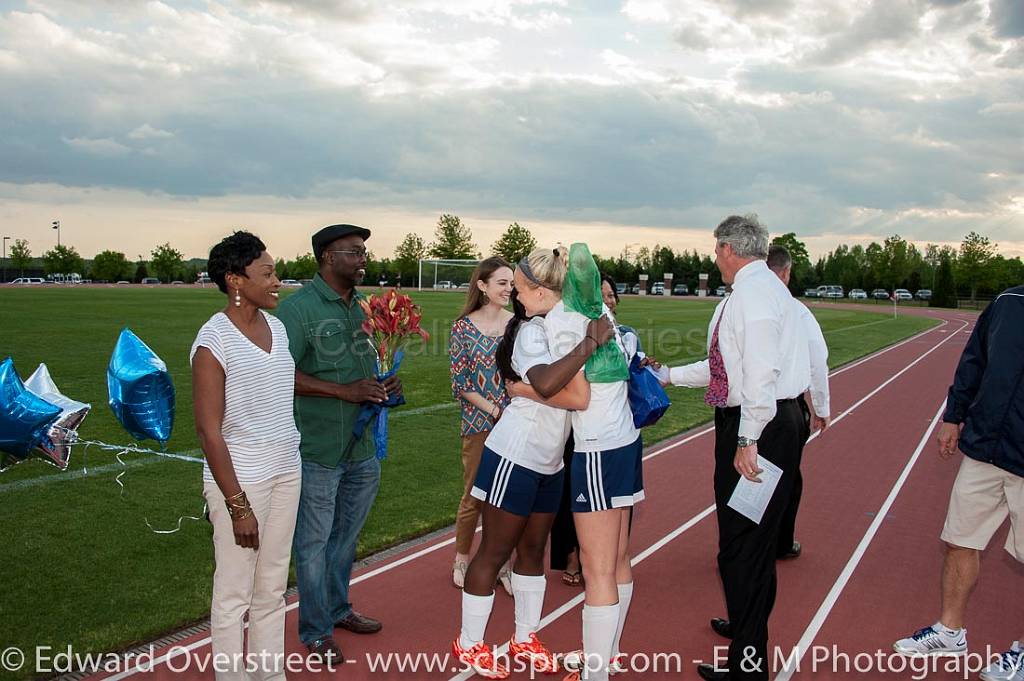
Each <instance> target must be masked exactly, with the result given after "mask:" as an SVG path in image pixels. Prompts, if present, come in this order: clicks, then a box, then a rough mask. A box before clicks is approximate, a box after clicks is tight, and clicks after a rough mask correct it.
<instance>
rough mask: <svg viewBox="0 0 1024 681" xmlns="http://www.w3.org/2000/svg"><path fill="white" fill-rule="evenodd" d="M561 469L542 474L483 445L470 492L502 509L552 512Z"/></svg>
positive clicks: (523, 513) (525, 513)
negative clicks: (517, 463)
mask: <svg viewBox="0 0 1024 681" xmlns="http://www.w3.org/2000/svg"><path fill="white" fill-rule="evenodd" d="M564 476H565V469H562V470H560V471H558V472H557V473H552V474H551V475H545V474H544V473H538V472H537V471H534V470H531V469H529V468H526V467H525V466H519V465H516V464H514V463H512V462H511V461H509V460H508V459H505V458H502V457H501V456H499V455H497V454H495V453H494V452H493V451H491V450H490V449H488V448H487V447H484V451H483V454H482V455H481V456H480V467H479V468H478V469H477V471H476V481H475V482H474V483H473V489H472V490H470V492H469V493H470V495H471V496H472V497H474V498H476V499H479V500H481V501H486V502H487V503H488V504H491V505H492V506H497V507H498V508H500V509H501V510H503V511H508V512H509V513H514V514H515V515H521V516H528V515H530V514H531V513H556V512H557V511H558V506H559V504H560V503H561V502H562V481H563V479H564Z"/></svg>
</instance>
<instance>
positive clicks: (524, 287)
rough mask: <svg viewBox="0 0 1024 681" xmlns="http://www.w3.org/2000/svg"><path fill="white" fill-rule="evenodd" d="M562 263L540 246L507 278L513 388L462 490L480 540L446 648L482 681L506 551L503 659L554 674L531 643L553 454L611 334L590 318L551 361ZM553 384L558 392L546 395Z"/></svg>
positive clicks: (489, 664) (494, 671) (490, 665)
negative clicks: (507, 623)
mask: <svg viewBox="0 0 1024 681" xmlns="http://www.w3.org/2000/svg"><path fill="white" fill-rule="evenodd" d="M565 257H566V254H565V253H564V252H563V251H560V250H559V249H554V250H550V249H539V250H536V251H534V252H533V253H531V254H530V255H529V256H527V257H526V258H524V259H523V260H522V261H521V262H520V263H519V265H518V267H517V268H516V272H515V278H514V281H515V286H516V300H517V303H518V305H517V313H516V317H515V318H514V319H513V320H512V321H510V322H509V325H508V327H507V329H506V332H505V336H504V338H503V339H502V342H501V344H500V345H499V347H498V352H497V362H498V366H499V369H500V370H501V373H502V374H503V376H504V377H505V378H506V379H508V380H512V381H517V382H518V383H519V385H518V387H517V388H515V389H514V390H513V391H512V392H511V394H512V395H513V399H512V402H511V403H510V404H509V406H508V407H507V408H506V409H505V411H504V412H503V413H502V415H501V418H500V419H499V420H498V422H497V424H496V425H495V427H494V429H493V430H492V431H491V434H490V435H489V436H488V438H487V441H486V443H485V446H484V451H483V454H482V456H481V460H480V466H479V468H478V469H477V476H476V481H475V482H474V486H473V489H472V491H471V494H472V495H473V496H474V497H475V498H477V499H480V500H481V501H483V502H485V503H484V505H483V535H482V538H481V543H480V548H479V549H478V550H477V553H476V555H475V556H474V557H473V560H472V562H470V564H469V569H468V570H467V571H466V580H465V586H464V588H463V595H462V628H461V632H460V634H459V636H458V637H457V638H456V639H455V640H454V641H453V642H452V651H453V653H454V654H455V656H456V657H457V658H458V659H459V661H460V662H462V664H464V665H465V666H466V667H467V668H468V669H472V670H473V671H475V672H476V673H477V674H479V675H481V676H483V677H485V678H491V679H504V678H507V677H508V675H509V670H508V668H507V667H506V666H505V665H503V664H501V663H500V662H498V661H497V660H496V659H495V657H494V655H493V653H492V651H491V648H490V646H488V645H487V643H486V642H485V641H484V635H485V633H486V629H487V621H488V619H489V618H490V614H491V609H492V606H493V603H494V583H495V579H496V577H497V575H498V571H499V570H500V569H501V566H502V565H504V564H505V561H507V560H508V558H509V556H510V555H511V554H512V550H513V549H515V552H516V558H515V562H514V564H513V570H512V594H513V597H514V598H515V620H516V621H515V634H514V636H513V637H512V639H511V641H509V654H510V656H511V657H512V659H514V660H517V661H522V662H523V663H525V664H526V665H529V667H530V668H531V669H532V670H533V671H535V672H541V673H554V672H557V671H558V663H557V661H556V660H555V658H554V656H553V655H552V654H551V652H550V651H549V650H548V649H547V648H546V647H545V646H544V644H543V643H541V641H540V640H539V639H538V638H537V629H538V628H539V626H540V618H541V612H542V609H543V605H544V591H545V587H546V579H545V577H544V548H545V545H546V544H547V538H548V534H549V533H550V531H551V524H552V522H553V521H554V517H555V513H556V511H557V510H558V506H559V502H560V500H561V494H562V476H563V475H564V470H563V465H562V452H563V449H564V447H565V442H566V439H567V438H568V435H569V412H568V411H566V410H569V409H586V407H587V405H588V404H589V402H590V394H591V389H590V386H589V384H588V383H587V381H586V380H585V379H584V377H583V375H582V374H580V369H581V368H582V367H583V365H584V364H585V363H586V360H587V358H588V357H589V356H590V355H591V354H592V353H593V352H594V350H595V349H597V347H599V346H600V345H601V344H602V343H604V342H606V341H607V340H608V339H610V338H611V336H612V333H613V331H614V330H613V328H612V326H611V324H610V323H609V321H608V320H607V319H605V318H601V319H598V320H594V321H593V322H591V323H589V324H588V325H585V328H584V336H585V337H584V338H582V339H581V340H580V342H578V343H577V344H576V347H574V348H572V349H571V351H569V352H568V353H566V356H565V357H564V358H563V359H562V360H561V361H560V362H555V361H554V360H553V359H552V357H551V355H550V352H549V351H548V342H547V333H546V331H545V328H544V327H545V322H544V319H543V316H544V315H545V314H546V313H547V312H548V311H549V310H551V308H552V307H554V306H555V305H556V304H557V303H558V302H560V300H561V290H562V282H563V280H564V278H565V272H566V266H565ZM556 384H557V385H559V386H560V387H559V388H558V389H552V386H554V385H556ZM541 395H547V396H548V398H547V399H545V398H543V397H541Z"/></svg>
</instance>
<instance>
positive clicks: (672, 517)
mask: <svg viewBox="0 0 1024 681" xmlns="http://www.w3.org/2000/svg"><path fill="white" fill-rule="evenodd" d="M907 312H910V313H911V314H926V315H930V316H935V317H938V318H940V319H942V320H943V322H944V323H943V324H942V325H941V326H939V327H936V328H934V329H931V330H929V331H927V332H925V333H923V334H920V335H918V336H915V337H913V338H911V339H908V340H906V341H904V342H902V343H899V344H897V345H895V346H893V347H891V348H888V349H886V350H883V351H881V352H879V353H876V354H875V355H872V356H870V357H868V358H866V359H863V360H860V361H858V362H856V363H854V364H852V365H849V366H847V367H845V368H842V369H839V370H837V371H836V372H834V373H833V377H832V379H831V386H832V410H833V418H834V423H833V426H832V428H831V429H830V430H829V431H828V432H826V433H825V435H824V436H822V437H815V438H814V439H812V441H811V442H810V443H809V444H808V445H807V448H806V450H805V454H804V462H803V473H804V480H805V484H804V497H803V502H802V506H801V511H800V518H799V520H798V525H797V537H798V539H799V540H800V541H801V543H802V544H803V545H804V552H803V555H802V556H801V557H800V558H799V559H797V560H793V561H789V562H784V563H781V564H780V565H779V593H778V599H777V604H776V607H775V611H774V613H773V615H772V619H771V622H770V637H771V641H770V642H771V645H772V646H777V647H778V650H779V657H778V660H777V661H778V665H777V666H776V670H777V671H778V674H777V675H775V674H773V678H778V679H781V680H783V681H786V680H788V679H789V678H798V679H840V678H843V679H845V678H859V679H913V678H921V675H920V674H919V673H918V672H919V670H918V669H917V668H907V669H905V670H903V671H900V670H899V669H900V664H901V661H903V662H904V663H905V661H904V660H903V658H899V657H898V656H895V655H891V654H890V653H891V644H892V642H893V641H894V640H895V639H897V638H901V637H903V636H906V635H908V634H909V633H911V632H912V631H914V630H916V629H917V628H919V627H921V626H924V625H926V624H930V623H932V622H934V621H935V620H936V619H937V618H938V607H939V575H940V571H941V563H942V545H941V542H940V541H939V539H938V536H939V532H940V531H941V528H942V523H943V520H944V517H945V510H946V504H947V502H948V498H949V491H950V488H951V486H952V482H953V479H954V477H955V476H956V471H957V466H958V460H956V459H954V460H952V461H942V460H940V459H939V457H938V456H937V454H936V450H935V446H934V444H933V442H934V433H933V430H934V427H935V426H936V422H937V420H938V419H939V417H940V415H941V409H942V405H943V402H944V400H945V395H946V389H947V387H948V385H949V383H950V381H951V378H952V375H953V371H954V369H955V366H956V362H957V360H958V358H959V356H960V352H961V351H962V349H963V346H964V344H965V342H966V340H967V337H968V334H969V332H970V330H971V329H972V328H973V321H974V319H975V316H974V315H969V314H963V313H957V312H933V311H931V310H923V309H915V310H913V311H910V310H907V311H904V313H907ZM712 446H713V435H712V434H711V429H710V428H708V427H702V428H698V429H695V430H693V431H691V432H689V433H685V434H683V435H681V436H679V437H677V438H674V439H673V440H672V441H670V442H668V443H663V444H661V445H658V446H656V447H652V448H650V449H649V450H648V451H647V453H646V461H645V464H644V467H645V470H644V480H645V483H646V485H647V501H645V502H644V503H642V504H641V505H640V506H639V507H638V508H637V511H636V517H635V521H634V525H633V527H634V533H633V537H632V540H631V548H632V550H633V556H634V559H633V560H634V565H635V568H634V581H635V585H636V586H635V594H634V599H633V604H632V608H631V611H630V616H629V620H628V622H627V626H626V630H625V633H624V635H623V640H622V646H623V650H625V651H628V652H629V653H630V654H632V655H633V656H634V657H633V658H632V660H631V664H632V668H633V671H631V672H630V673H629V674H628V675H626V676H625V677H620V678H630V679H655V678H684V679H696V678H698V677H697V675H696V672H695V671H694V664H695V662H696V661H708V662H710V661H713V660H714V657H715V653H716V646H722V647H721V648H719V649H718V650H719V652H720V653H721V654H722V655H724V650H725V649H724V644H725V643H726V642H725V641H724V640H723V639H720V638H718V637H717V636H716V635H715V634H714V633H713V632H711V630H710V628H709V626H708V620H709V619H710V618H711V617H716V616H724V612H725V608H724V601H723V597H722V593H721V586H720V581H719V578H718V574H717V568H716V562H715V553H716V550H717V549H716V547H717V526H716V523H715V520H714V514H713V510H714V509H713V503H714V497H713V493H712V486H711V480H712V471H713V466H714V462H713V454H712ZM1005 535H1006V530H1005V528H1004V529H1003V530H1001V531H1000V533H999V534H998V535H997V536H996V538H995V539H994V540H993V543H992V545H991V546H990V548H989V550H988V551H987V552H986V553H985V554H984V557H983V560H982V579H981V581H980V583H979V585H978V588H977V590H976V591H975V594H974V596H973V598H972V600H971V606H970V609H969V612H968V620H969V621H968V627H969V632H970V634H969V635H970V643H971V648H972V651H984V648H985V646H989V645H991V646H993V648H994V649H995V650H997V651H998V650H1002V649H1004V648H1005V647H1006V646H1007V644H1008V642H1009V640H1010V639H1011V638H1012V637H1014V636H1016V635H1018V634H1019V630H1020V627H1021V624H1022V623H1024V580H1022V579H1021V576H1024V569H1022V566H1020V565H1019V564H1016V563H1015V562H1014V561H1013V560H1012V558H1010V556H1009V555H1008V554H1006V553H1005V552H1004V551H1003V550H1002V548H1001V547H1002V542H1003V541H1004V539H1005ZM452 553H453V549H452V537H451V536H450V535H447V536H445V537H442V538H440V539H437V538H434V539H433V540H431V541H430V542H425V543H424V544H421V545H417V546H413V547H411V548H409V549H408V550H407V551H405V552H404V553H402V554H400V555H398V556H394V557H392V558H391V559H389V560H388V561H386V562H383V563H380V564H377V565H374V566H373V567H371V568H368V569H364V570H362V571H360V572H358V573H357V575H356V577H355V578H354V584H353V587H352V594H353V601H354V602H355V603H356V605H357V608H358V609H360V610H361V611H364V612H366V613H368V614H371V615H373V616H374V617H377V618H379V619H380V620H381V621H383V622H384V630H383V631H382V632H381V633H380V634H377V635H373V636H356V635H354V634H350V633H348V632H344V631H341V630H337V631H336V639H337V641H338V643H339V645H341V647H342V649H343V650H344V652H345V655H346V656H347V657H348V658H349V661H348V662H346V663H345V664H344V665H343V666H342V668H341V669H339V670H337V671H336V672H334V673H335V674H338V675H340V676H341V677H342V678H345V679H371V678H372V679H409V678H413V679H450V678H469V676H468V675H467V674H458V673H457V672H458V669H457V668H456V667H457V665H454V664H453V663H452V661H450V660H446V659H445V658H444V656H445V655H446V654H447V653H448V646H449V643H450V641H451V639H452V638H453V637H454V636H455V635H456V634H457V632H458V626H459V616H460V613H459V608H460V592H459V591H458V590H456V589H454V588H452V587H451V581H450V580H451V573H450V566H451V559H452ZM582 601H583V596H582V590H580V589H578V588H571V587H567V586H564V585H563V584H562V583H561V581H560V580H559V575H558V573H551V574H550V575H549V580H548V591H547V597H546V600H545V610H544V613H545V617H544V620H543V622H542V631H541V637H542V638H543V639H544V641H545V642H546V643H547V644H548V645H549V646H550V647H551V648H552V650H571V649H574V648H578V647H579V642H580V626H581V605H582ZM289 607H290V610H289V613H288V623H287V629H286V645H287V650H288V652H289V653H300V652H301V651H302V650H303V648H302V645H301V643H300V642H299V640H298V636H297V625H296V617H297V611H296V609H295V608H296V603H294V602H292V603H290V606H289ZM512 629H513V611H512V601H511V599H510V598H508V597H507V596H505V594H504V592H502V591H500V590H499V592H498V594H497V596H496V602H495V608H494V613H493V615H492V617H491V621H490V626H489V628H488V641H489V642H492V643H495V644H497V643H500V642H503V641H507V640H508V638H509V636H510V635H511V633H512ZM186 648H187V650H188V652H186ZM794 650H796V651H798V652H799V651H803V653H804V654H802V655H799V654H797V655H794V656H793V657H792V658H791V666H790V668H789V669H787V668H785V667H784V666H783V662H784V657H786V656H789V655H790V654H791V653H792V652H793V651H794ZM168 653H171V654H170V655H169V654H168ZM391 653H395V654H397V655H395V656H393V657H392V658H391V659H390V663H391V667H390V670H387V671H385V670H384V669H383V668H382V667H381V666H380V665H379V664H378V665H377V667H376V669H373V668H371V667H372V664H373V663H375V662H378V661H380V660H385V661H386V660H387V658H386V657H384V658H379V657H377V656H378V655H382V656H387V655H388V654H391ZM418 653H425V654H426V656H431V655H434V654H437V655H438V657H436V658H434V659H429V660H428V659H427V658H423V659H420V660H419V663H420V665H421V666H420V667H419V668H418V669H417V670H415V671H414V670H413V669H412V668H408V667H407V668H406V669H405V671H400V670H399V668H398V663H399V656H403V655H411V656H415V655H416V654H418ZM208 654H209V639H208V638H207V637H206V636H205V635H197V636H195V637H192V638H191V639H186V640H185V641H182V642H179V643H176V644H175V648H174V649H173V650H172V649H171V648H170V647H165V648H164V649H162V650H157V652H156V662H157V664H156V665H155V668H154V669H153V670H152V671H146V672H137V671H135V670H134V669H129V670H128V671H127V672H122V673H119V674H115V675H113V676H108V678H110V679H113V680H119V679H123V678H129V677H148V678H158V679H170V678H181V675H182V673H183V674H184V675H185V676H186V677H194V678H213V673H212V671H210V670H209V669H207V670H206V671H200V670H199V668H200V666H201V664H202V663H203V662H204V661H206V660H208ZM858 654H860V657H857V655H858ZM844 655H845V657H844ZM644 656H646V657H644ZM866 656H867V657H866ZM189 657H191V659H189ZM798 657H799V660H800V665H799V668H798V671H797V667H795V666H793V665H792V660H795V659H797V658H798ZM410 662H411V661H410ZM428 662H430V663H434V664H438V665H439V666H438V667H435V668H434V670H431V671H428V670H427V669H426V668H425V666H424V665H425V664H427V663H428ZM973 663H974V664H977V662H976V661H974V662H973ZM847 666H848V667H849V668H850V671H849V673H847V671H846V667H847ZM171 667H173V668H175V669H187V670H186V671H184V672H182V673H175V672H173V671H172V670H171ZM869 667H870V668H869ZM858 669H859V670H861V671H858ZM680 670H681V672H680ZM328 673H329V672H326V671H322V672H319V673H313V672H309V671H301V672H298V673H290V674H289V676H290V678H294V679H298V678H305V677H315V676H320V675H322V674H323V675H326V674H328ZM975 676H976V675H975ZM97 678H99V677H97ZM512 678H524V679H525V678H529V674H528V672H522V673H516V674H513V676H512ZM551 678H560V677H551ZM927 678H929V679H953V678H964V674H963V671H962V668H961V670H960V671H958V672H950V671H946V670H945V668H944V667H943V666H940V669H939V671H937V672H934V673H929V674H928V675H927Z"/></svg>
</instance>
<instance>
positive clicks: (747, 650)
mask: <svg viewBox="0 0 1024 681" xmlns="http://www.w3.org/2000/svg"><path fill="white" fill-rule="evenodd" d="M739 425H740V409H739V407H729V408H725V409H722V408H719V409H716V410H715V503H716V504H717V516H718V570H719V574H720V575H721V577H722V586H723V588H724V590H725V602H726V608H727V610H728V617H729V622H730V623H731V624H732V632H733V638H732V643H731V644H730V645H729V675H730V677H731V678H732V679H742V680H744V681H767V679H768V674H769V666H770V664H771V662H772V660H771V658H770V657H769V655H768V616H769V615H770V614H771V612H772V608H773V607H774V605H775V588H776V579H775V555H776V551H777V547H778V541H779V525H780V524H781V523H782V518H783V515H784V514H785V512H786V508H787V507H788V505H789V500H790V493H791V491H792V489H793V481H794V478H795V476H796V471H797V463H798V459H799V455H800V447H801V445H802V443H803V442H805V441H806V440H807V426H806V425H805V422H804V418H803V414H802V412H801V410H800V406H799V404H798V403H797V401H796V400H795V399H794V400H781V401H779V402H778V404H777V413H776V415H775V418H774V419H773V420H772V421H771V422H770V423H769V424H768V425H767V426H765V428H764V431H763V432H762V433H761V437H760V438H759V439H758V443H757V448H758V453H759V454H760V455H761V456H763V457H764V458H766V459H768V460H769V461H771V462H772V463H773V464H775V465H776V466H778V467H779V468H780V469H782V477H781V479H780V480H779V484H778V486H777V487H776V489H775V493H774V494H773V495H772V499H771V501H770V502H769V503H768V508H767V509H766V510H765V513H764V517H762V518H761V522H760V523H755V522H753V521H752V520H750V519H749V518H747V517H746V516H744V515H741V514H740V513H737V512H736V511H734V510H732V509H731V508H729V506H728V503H729V498H730V497H731V496H732V493H733V491H734V490H735V489H736V484H737V483H738V482H739V480H740V474H739V473H737V472H736V469H735V468H734V467H733V461H734V459H735V457H736V438H737V434H738V432H739Z"/></svg>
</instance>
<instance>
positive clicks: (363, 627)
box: [334, 610, 383, 634]
mask: <svg viewBox="0 0 1024 681" xmlns="http://www.w3.org/2000/svg"><path fill="white" fill-rule="evenodd" d="M334 626H336V627H338V628H339V629H347V630H348V631H351V632H352V633H353V634H376V633H377V632H378V631H380V630H381V628H382V627H383V625H382V624H381V623H380V622H378V621H377V620H375V619H373V618H372V617H367V616H366V615H360V614H359V613H358V612H356V611H355V610H353V611H352V612H350V613H349V614H347V615H345V617H344V619H341V620H338V621H337V622H335V623H334Z"/></svg>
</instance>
